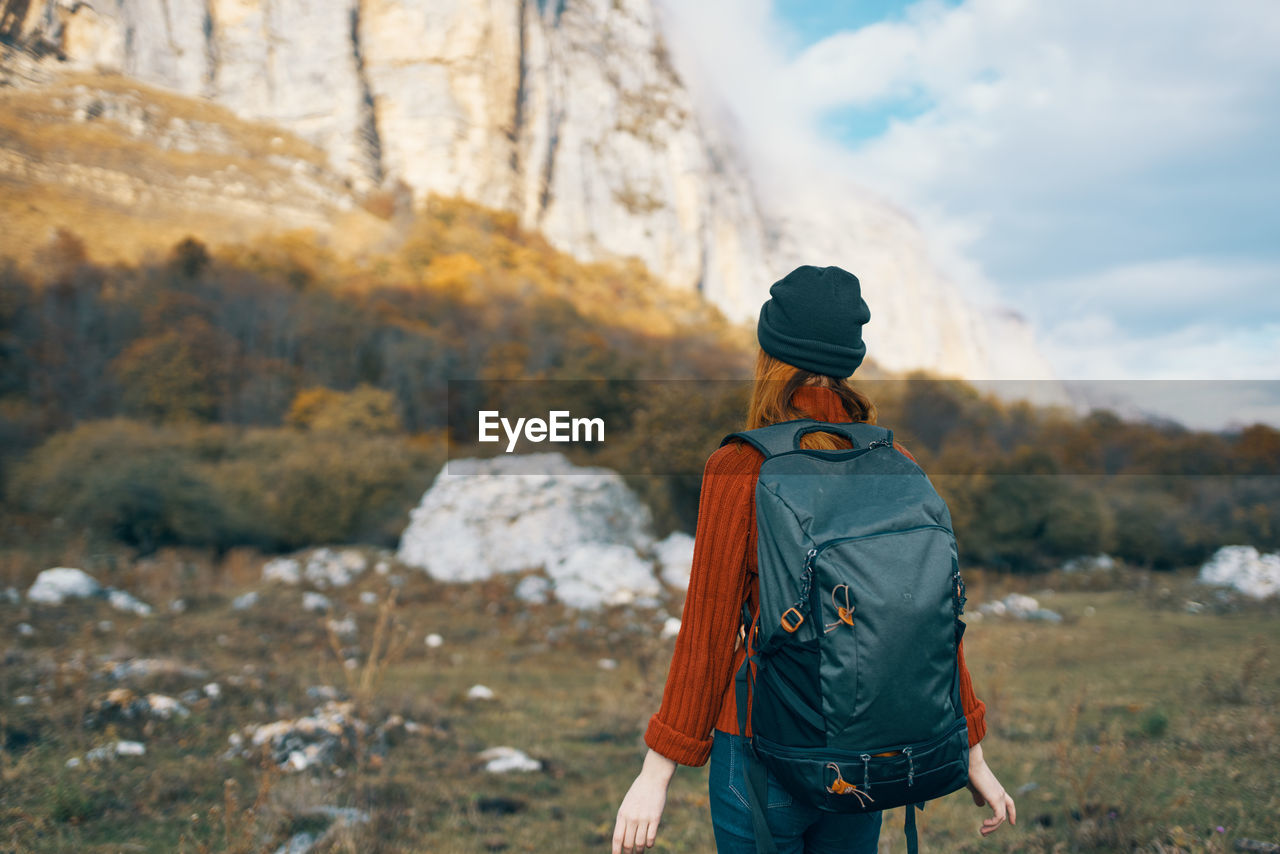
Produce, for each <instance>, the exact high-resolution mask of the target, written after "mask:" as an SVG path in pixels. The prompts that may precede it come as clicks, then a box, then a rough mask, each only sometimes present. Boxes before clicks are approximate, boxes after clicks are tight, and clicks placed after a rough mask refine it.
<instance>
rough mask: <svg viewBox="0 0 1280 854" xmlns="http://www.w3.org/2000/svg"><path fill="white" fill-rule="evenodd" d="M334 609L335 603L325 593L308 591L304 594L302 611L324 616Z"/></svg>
mask: <svg viewBox="0 0 1280 854" xmlns="http://www.w3.org/2000/svg"><path fill="white" fill-rule="evenodd" d="M332 608H333V602H331V601H330V600H329V597H328V596H326V595H324V594H323V593H316V592H315V591H313V590H308V591H306V592H305V593H303V594H302V610H304V611H311V612H313V613H317V614H323V613H325V612H326V611H329V610H331V609H332Z"/></svg>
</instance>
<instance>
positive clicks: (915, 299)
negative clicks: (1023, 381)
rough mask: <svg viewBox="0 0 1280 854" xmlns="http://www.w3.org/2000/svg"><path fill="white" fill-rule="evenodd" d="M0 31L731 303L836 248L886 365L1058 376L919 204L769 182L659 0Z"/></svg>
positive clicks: (64, 63) (300, 2)
mask: <svg viewBox="0 0 1280 854" xmlns="http://www.w3.org/2000/svg"><path fill="white" fill-rule="evenodd" d="M0 42H3V43H4V44H5V45H7V46H8V47H7V48H6V49H5V50H6V53H5V59H4V64H5V66H7V69H6V70H7V71H8V74H7V75H6V74H4V73H0V82H8V83H10V84H11V85H14V84H16V85H19V86H39V85H43V84H42V81H44V82H46V83H47V80H48V79H49V75H51V74H54V73H63V72H66V71H71V72H78V73H80V74H85V73H90V72H93V73H101V72H105V73H107V74H108V75H123V76H125V77H126V78H128V79H130V80H133V81H138V82H141V83H144V84H147V85H149V86H152V87H157V88H159V89H161V90H164V91H167V92H173V93H178V94H181V95H186V96H189V97H193V98H200V99H205V100H206V101H208V102H213V103H214V104H217V105H219V106H221V107H224V108H226V109H228V110H230V111H231V112H232V113H233V114H234V115H235V116H236V117H238V118H239V119H242V120H245V121H250V122H260V123H269V124H271V125H275V126H278V127H280V128H282V129H284V130H286V131H288V132H290V133H291V134H293V135H295V136H297V137H299V138H301V140H304V141H305V142H306V143H308V144H310V145H313V146H315V147H316V148H317V149H318V150H319V151H321V152H323V153H324V155H325V157H326V158H327V165H328V168H329V169H330V170H331V171H332V173H333V174H334V175H336V176H338V177H339V178H340V179H341V180H342V181H343V182H344V183H345V184H346V186H347V188H348V192H349V193H350V194H351V196H352V197H353V198H361V197H367V196H368V194H370V193H372V192H375V191H377V190H378V189H379V188H387V187H393V186H396V185H397V184H399V183H401V182H402V183H403V185H407V187H409V188H411V189H412V191H413V194H414V195H415V197H418V198H421V197H423V196H425V195H426V194H428V193H438V194H444V195H455V194H456V195H461V196H464V197H467V198H470V199H473V200H475V201H478V202H480V203H482V204H485V205H488V206H490V207H495V208H499V209H505V210H510V211H513V212H515V213H517V214H518V216H519V218H520V221H521V223H522V224H523V225H525V226H527V227H531V228H536V229H538V230H540V231H542V232H543V233H544V234H545V235H546V236H547V237H548V239H550V240H551V241H552V242H553V243H554V244H555V245H557V246H558V247H560V248H562V249H565V250H567V251H569V252H572V253H573V254H575V255H577V256H579V257H582V258H588V259H590V258H600V257H609V256H626V255H635V256H638V257H639V258H640V259H641V260H642V261H644V263H645V264H646V265H648V266H649V267H650V268H651V269H652V270H654V271H655V272H656V273H657V274H658V275H660V276H661V277H663V278H664V279H666V280H667V281H669V282H670V283H672V284H674V285H676V286H679V287H685V288H696V289H697V290H698V291H700V292H701V293H702V294H703V295H704V296H705V297H706V298H707V299H708V300H710V301H711V302H713V303H714V304H716V305H717V306H719V307H720V308H721V309H722V310H723V311H724V312H725V313H726V314H727V315H729V316H730V317H732V318H735V319H750V318H753V317H754V314H755V312H756V310H757V309H758V307H759V305H760V302H761V300H762V299H763V298H764V297H765V295H766V293H767V288H768V285H769V284H770V283H771V282H773V281H774V280H775V279H777V278H779V277H781V276H782V275H783V274H785V273H786V272H787V271H788V270H790V269H791V268H792V267H794V266H795V265H797V264H800V263H816V264H840V265H841V266H844V267H847V268H848V269H850V270H852V271H854V272H855V273H857V274H858V275H859V277H860V278H861V279H862V281H863V285H864V292H865V293H866V295H867V301H868V303H869V304H870V305H871V306H872V314H873V319H872V324H871V325H870V326H868V328H867V338H868V344H869V348H870V352H871V356H872V358H873V359H874V360H875V361H877V362H878V363H879V364H880V365H882V366H884V367H886V368H889V369H891V370H907V369H912V368H924V369H927V370H932V371H934V372H938V373H943V374H948V375H957V376H965V377H971V378H1001V377H1006V376H1011V375H1017V376H1023V377H1026V376H1042V377H1047V376H1049V374H1050V372H1049V369H1048V367H1047V365H1046V364H1045V362H1044V360H1043V359H1042V358H1041V357H1040V355H1039V354H1038V352H1037V351H1036V350H1035V347H1034V344H1033V343H1032V341H1031V336H1030V333H1029V330H1028V328H1027V327H1026V324H1025V323H1024V322H1023V321H1021V320H1020V319H1019V318H1018V317H1017V316H1016V315H1014V314H1012V313H1010V312H1009V311H1008V310H1007V309H998V310H992V309H990V308H987V307H981V308H980V307H975V306H973V305H971V304H970V303H969V302H968V301H966V299H965V298H964V295H963V294H961V293H960V292H959V291H958V289H957V288H956V286H955V285H954V284H953V283H952V282H950V281H948V280H947V279H946V278H945V277H944V276H942V275H941V274H940V273H939V271H938V269H937V267H936V266H935V264H934V263H933V262H932V261H931V260H930V257H929V252H928V247H927V245H926V241H925V239H924V237H923V235H922V234H921V232H920V230H919V229H918V228H917V226H916V225H915V224H914V223H913V222H912V220H911V219H910V217H909V216H907V215H905V214H903V213H902V212H900V211H897V210H895V209H894V208H892V207H891V206H889V205H887V204H885V203H883V202H880V201H877V200H875V199H873V198H871V197H869V196H866V195H858V194H857V193H856V191H850V192H840V193H837V194H834V195H836V196H838V198H839V201H838V202H830V203H829V202H826V201H824V202H823V204H822V205H819V206H816V207H815V206H814V205H812V204H808V203H806V201H805V191H806V190H807V191H808V192H810V193H813V192H816V191H817V190H818V189H819V188H813V187H809V188H803V187H800V188H795V192H788V193H783V194H781V195H779V194H778V193H776V192H774V191H770V192H769V193H768V194H766V193H764V191H763V190H762V188H761V187H760V186H759V184H758V182H757V181H755V180H754V179H753V178H752V168H751V167H752V164H750V163H748V162H746V160H745V156H744V155H743V154H742V153H741V151H740V147H738V146H735V145H734V144H733V142H732V131H731V130H730V127H731V126H730V125H729V124H728V123H727V122H724V121H722V120H721V119H719V118H718V116H717V114H716V111H715V110H713V109H708V108H707V107H706V106H705V104H706V99H705V98H695V96H694V94H693V93H692V92H691V89H690V87H689V86H687V85H686V83H685V81H684V80H683V79H682V76H681V74H680V73H679V72H678V71H677V69H676V67H675V65H674V63H673V60H672V56H671V53H670V52H669V50H668V40H667V38H666V37H665V36H664V30H663V23H662V19H661V16H660V14H659V10H658V9H657V8H655V5H654V2H653V0H508V2H501V0H448V2H445V0H435V2H430V3H428V2H425V0H97V2H94V3H85V2H71V0H0ZM20 65H21V67H22V69H23V73H15V72H14V69H15V68H17V67H18V66H20ZM6 77H7V80H6V79H5V78H6ZM104 79H105V78H104ZM0 169H3V165H2V164H0ZM319 181H320V178H319V177H316V178H314V179H313V182H312V183H316V182H319ZM214 207H215V208H216V205H215V206H214ZM334 207H337V208H341V207H342V205H341V204H340V203H338V202H334ZM347 207H350V205H349V204H348V205H347Z"/></svg>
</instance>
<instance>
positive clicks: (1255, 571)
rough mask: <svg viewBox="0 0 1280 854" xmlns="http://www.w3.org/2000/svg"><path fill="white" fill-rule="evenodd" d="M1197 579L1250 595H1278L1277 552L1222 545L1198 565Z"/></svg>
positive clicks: (1279, 560) (1279, 563) (1279, 570)
mask: <svg viewBox="0 0 1280 854" xmlns="http://www.w3.org/2000/svg"><path fill="white" fill-rule="evenodd" d="M1200 583H1201V584H1208V585H1212V586H1214V587H1229V588H1231V589H1233V590H1236V591H1238V592H1240V593H1243V594H1244V595H1245V596H1248V597H1249V598H1251V599H1269V598H1271V597H1272V596H1280V552H1273V553H1271V554H1261V553H1260V552H1259V551H1258V550H1257V549H1256V548H1254V547H1253V546H1223V547H1222V548H1220V549H1218V550H1217V551H1216V552H1214V555H1213V557H1211V558H1210V559H1209V561H1208V562H1207V563H1206V564H1205V565H1204V566H1202V567H1201V568H1200Z"/></svg>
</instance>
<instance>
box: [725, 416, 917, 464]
mask: <svg viewBox="0 0 1280 854" xmlns="http://www.w3.org/2000/svg"><path fill="white" fill-rule="evenodd" d="M806 433H835V434H836V435H838V436H844V437H845V438H846V439H848V440H849V441H850V442H853V447H854V448H855V449H857V448H869V447H871V444H872V443H873V442H875V443H883V444H889V445H892V444H893V431H892V430H889V429H888V428H886V427H879V426H877V425H875V424H864V423H862V422H860V421H845V422H835V421H818V420H816V419H813V418H797V419H796V420H794V421H783V422H782V423H780V424H771V425H770V426H768V427H757V428H756V429H755V430H740V431H738V432H737V433H730V434H729V435H728V436H725V437H724V438H723V439H721V440H720V444H721V445H726V444H728V443H729V442H730V441H731V440H733V439H742V440H743V441H746V442H749V443H751V445H752V446H753V447H754V448H755V449H756V450H757V451H759V452H760V453H762V454H764V456H765V459H768V458H769V457H776V456H778V455H779V454H785V453H787V452H789V451H795V450H799V448H800V437H801V436H803V435H804V434H806Z"/></svg>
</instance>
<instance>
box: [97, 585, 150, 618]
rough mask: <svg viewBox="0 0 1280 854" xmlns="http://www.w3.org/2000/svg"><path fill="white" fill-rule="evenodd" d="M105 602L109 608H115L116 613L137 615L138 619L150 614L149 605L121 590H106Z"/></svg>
mask: <svg viewBox="0 0 1280 854" xmlns="http://www.w3.org/2000/svg"><path fill="white" fill-rule="evenodd" d="M107 601H108V602H110V603H111V607H112V608H115V609H116V610H117V611H125V612H128V613H130V614H137V615H138V616H139V617H146V616H149V615H150V614H151V606H150V605H148V604H147V603H146V602H143V601H142V600H141V599H139V598H137V597H136V596H133V595H132V594H129V593H125V592H124V591H123V590H115V589H111V590H108V591H107Z"/></svg>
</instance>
